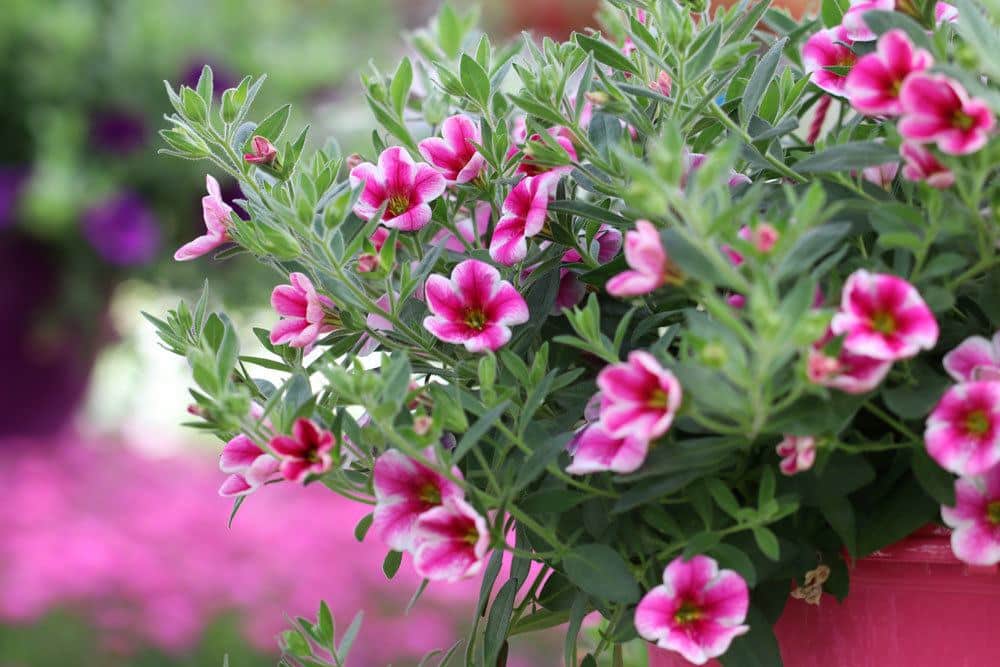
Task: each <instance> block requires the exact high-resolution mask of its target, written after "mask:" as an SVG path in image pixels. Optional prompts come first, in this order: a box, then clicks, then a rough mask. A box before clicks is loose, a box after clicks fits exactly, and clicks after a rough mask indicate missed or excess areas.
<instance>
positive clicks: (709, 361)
mask: <svg viewBox="0 0 1000 667" xmlns="http://www.w3.org/2000/svg"><path fill="white" fill-rule="evenodd" d="M728 359H729V354H728V353H727V352H726V347H725V346H724V345H722V344H720V343H709V344H707V345H706V346H705V347H703V348H702V350H701V361H702V363H704V364H705V365H706V366H708V367H709V368H722V367H723V366H724V365H725V364H726V361H727V360H728Z"/></svg>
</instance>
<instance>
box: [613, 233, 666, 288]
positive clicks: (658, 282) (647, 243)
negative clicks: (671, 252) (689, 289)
mask: <svg viewBox="0 0 1000 667" xmlns="http://www.w3.org/2000/svg"><path fill="white" fill-rule="evenodd" d="M625 261H626V262H627V263H628V265H629V267H630V270H628V271H622V272H621V273H619V274H618V275H617V276H614V277H613V278H611V280H609V281H608V283H607V286H606V289H607V290H608V294H610V295H612V296H617V297H625V298H627V297H633V296H642V295H643V294H649V293H650V292H652V291H653V290H656V289H658V288H660V287H662V286H664V285H666V284H667V283H668V282H670V281H676V280H677V279H678V275H677V271H676V269H675V268H674V267H673V265H672V264H671V263H670V258H669V257H667V251H666V250H664V248H663V242H662V241H660V233H659V232H658V231H657V229H656V227H654V226H653V224H652V223H651V222H649V221H648V220H637V221H636V223H635V230H633V231H629V232H626V234H625Z"/></svg>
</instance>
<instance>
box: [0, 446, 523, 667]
mask: <svg viewBox="0 0 1000 667" xmlns="http://www.w3.org/2000/svg"><path fill="white" fill-rule="evenodd" d="M2 446H3V448H4V451H5V452H9V453H10V454H9V457H8V462H7V463H6V465H5V466H4V467H3V468H2V469H0V485H2V488H3V489H4V491H5V495H6V498H5V502H4V503H3V504H2V506H0V529H2V533H0V622H3V623H5V624H9V625H13V624H30V623H32V622H34V621H37V620H38V619H40V618H41V617H42V616H44V615H45V614H47V613H49V612H52V611H54V610H57V609H70V610H73V611H77V612H80V613H82V614H84V615H85V616H86V617H87V618H88V619H89V620H90V622H91V623H93V624H94V625H95V626H96V627H97V628H99V630H100V631H101V632H102V639H103V640H104V641H105V642H106V643H107V645H108V646H109V647H113V648H114V649H115V650H116V651H122V650H126V651H127V650H129V648H130V647H135V646H153V647H156V648H160V649H162V650H165V651H167V652H175V653H176V652H183V651H184V650H186V649H188V648H189V647H191V646H192V645H194V644H195V643H197V642H198V641H199V639H200V638H201V633H202V631H203V628H204V627H205V626H206V625H207V624H208V623H209V622H210V621H211V620H212V619H214V618H217V617H218V616H219V615H221V614H225V613H237V614H238V615H239V617H240V619H241V623H242V627H243V632H244V635H245V636H246V639H247V641H249V642H250V643H251V644H252V645H253V646H255V647H256V648H258V649H259V650H261V651H263V652H270V653H273V652H275V651H276V648H275V636H276V635H277V634H278V633H279V632H281V631H282V630H284V629H286V628H288V626H289V625H288V623H287V621H286V618H285V616H286V614H287V615H289V616H294V615H302V616H306V617H314V614H315V611H316V608H317V606H318V604H319V602H320V600H321V599H325V600H326V601H327V602H328V604H329V605H330V608H331V609H332V611H333V612H334V615H335V618H336V620H337V623H338V627H339V628H341V629H343V628H346V626H347V624H348V623H349V622H350V620H351V618H353V615H354V613H355V612H356V611H357V610H364V612H365V619H364V624H363V626H362V630H361V634H360V637H359V639H358V641H357V642H356V644H355V648H354V650H353V651H352V663H353V664H363V665H368V664H379V663H380V664H385V663H386V662H389V661H392V660H399V659H401V658H408V659H413V658H414V657H419V656H421V655H423V654H424V653H426V652H427V651H430V650H433V649H441V648H448V647H449V646H450V645H451V644H452V643H454V642H455V641H456V639H458V638H460V637H462V636H463V634H462V631H463V628H464V625H465V623H464V622H465V620H466V619H467V618H468V616H469V613H470V612H471V606H472V604H474V600H475V597H476V596H477V595H478V589H479V582H478V579H471V580H468V581H465V582H462V583H459V584H437V585H431V586H429V587H428V590H427V591H426V592H425V593H424V594H423V596H422V598H421V599H420V601H419V603H418V605H417V607H416V608H415V609H414V610H413V611H412V612H411V613H410V614H409V615H406V614H405V613H404V612H405V607H406V604H407V602H408V600H409V598H410V596H411V595H412V594H413V593H414V592H415V591H416V589H417V587H418V586H419V583H420V579H419V577H417V575H416V574H414V572H413V569H412V566H411V564H410V563H409V562H404V564H403V566H402V568H401V569H400V571H399V573H398V574H397V575H396V578H395V579H394V580H393V581H392V582H387V581H386V579H385V576H384V575H383V573H382V570H381V563H382V559H383V558H384V556H385V553H386V549H385V547H383V546H382V545H381V544H379V543H378V541H377V540H376V539H374V537H373V536H371V537H369V538H368V539H367V540H366V541H365V542H364V543H361V544H359V543H358V542H357V541H356V539H355V537H354V527H355V524H356V523H357V522H358V520H359V519H361V518H362V517H363V516H364V515H365V514H367V513H368V512H369V511H370V508H369V507H367V506H364V505H361V504H357V503H352V502H350V501H347V500H344V499H342V498H340V497H338V496H335V495H334V494H333V493H330V492H329V491H328V490H326V489H325V488H320V487H319V485H315V486H312V487H308V488H302V487H300V486H297V485H291V484H276V485H272V486H268V487H267V488H266V489H263V490H262V491H261V492H259V493H258V494H255V495H254V496H253V497H251V498H249V499H248V500H247V501H246V503H244V505H243V507H242V508H241V509H240V511H239V513H238V514H237V516H236V519H235V521H234V523H233V526H232V528H231V529H227V527H226V522H227V520H228V518H229V513H230V510H231V507H232V501H231V500H228V499H224V498H220V497H219V496H218V495H217V489H218V487H219V483H220V481H221V479H222V478H223V477H224V476H223V475H222V474H221V473H220V472H219V471H218V469H217V468H216V467H215V466H214V462H213V461H212V460H210V459H189V458H181V457H174V458H168V459H150V458H146V457H145V456H143V455H141V454H138V453H136V452H134V451H131V450H130V449H129V448H127V447H124V446H122V445H120V444H117V443H108V442H99V443H98V442H80V441H71V440H67V441H65V442H61V443H36V442H31V441H23V442H18V441H8V442H6V443H3V445H2ZM389 638H391V639H389ZM414 662H415V661H414ZM522 664H523V663H522Z"/></svg>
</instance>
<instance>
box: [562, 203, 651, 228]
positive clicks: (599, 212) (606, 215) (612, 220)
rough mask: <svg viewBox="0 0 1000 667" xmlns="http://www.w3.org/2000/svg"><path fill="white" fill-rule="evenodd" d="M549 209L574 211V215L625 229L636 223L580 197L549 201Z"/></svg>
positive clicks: (565, 211)
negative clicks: (581, 199) (579, 198)
mask: <svg viewBox="0 0 1000 667" xmlns="http://www.w3.org/2000/svg"><path fill="white" fill-rule="evenodd" d="M549 210H550V211H559V212H563V213H572V214H573V215H576V216H579V217H581V218H583V219H585V220H593V221H595V222H606V223H608V224H609V225H611V226H612V227H616V228H618V229H624V230H629V229H632V226H633V224H634V223H633V221H632V220H629V219H628V218H625V217H622V216H621V215H619V214H617V213H615V212H613V211H609V210H608V209H606V208H603V207H601V206H596V205H594V204H589V203H587V202H583V201H580V200H578V199H560V200H556V201H552V202H549Z"/></svg>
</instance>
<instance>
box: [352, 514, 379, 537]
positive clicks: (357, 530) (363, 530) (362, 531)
mask: <svg viewBox="0 0 1000 667" xmlns="http://www.w3.org/2000/svg"><path fill="white" fill-rule="evenodd" d="M374 519H375V515H374V514H372V513H369V514H366V515H364V516H363V517H361V520H360V521H358V523H357V525H356V526H354V539H356V540H357V541H358V542H364V541H365V536H366V535H367V534H368V529H369V528H371V527H372V521H373V520H374Z"/></svg>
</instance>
